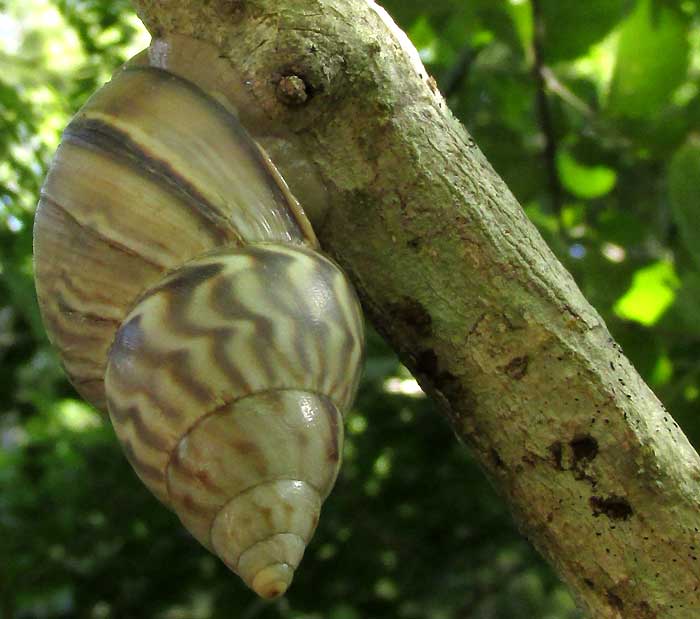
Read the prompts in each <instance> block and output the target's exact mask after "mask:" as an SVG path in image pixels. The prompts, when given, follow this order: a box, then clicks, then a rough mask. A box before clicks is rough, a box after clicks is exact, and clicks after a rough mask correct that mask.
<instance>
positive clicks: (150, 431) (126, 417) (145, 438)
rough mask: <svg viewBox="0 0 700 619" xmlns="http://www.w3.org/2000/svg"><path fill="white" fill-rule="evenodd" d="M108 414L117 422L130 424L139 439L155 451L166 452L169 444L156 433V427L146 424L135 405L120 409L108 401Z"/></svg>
mask: <svg viewBox="0 0 700 619" xmlns="http://www.w3.org/2000/svg"><path fill="white" fill-rule="evenodd" d="M109 413H110V416H111V417H112V418H113V419H114V420H116V421H118V422H119V424H121V425H126V424H131V425H132V426H133V427H134V429H135V430H136V434H138V437H139V441H141V442H143V443H145V444H146V445H148V446H149V447H152V448H153V449H155V450H156V451H161V452H166V451H167V449H168V447H169V444H168V443H167V442H166V441H165V440H164V439H163V437H162V436H161V435H160V434H159V433H158V429H157V428H155V429H154V428H151V427H150V426H149V425H147V424H146V422H145V420H144V419H143V416H142V415H141V414H140V412H139V409H138V408H137V407H136V406H133V405H132V406H129V407H127V408H124V409H121V408H120V407H119V406H113V405H112V403H111V402H110V409H109Z"/></svg>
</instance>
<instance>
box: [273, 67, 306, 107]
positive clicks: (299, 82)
mask: <svg viewBox="0 0 700 619" xmlns="http://www.w3.org/2000/svg"><path fill="white" fill-rule="evenodd" d="M312 90H313V89H312V88H310V86H309V84H307V83H306V80H304V78H303V77H301V76H299V75H294V74H292V75H284V76H282V78H281V79H280V81H279V82H277V98H278V99H279V100H280V101H281V102H282V103H284V104H285V105H289V106H300V105H304V103H306V102H307V101H308V100H309V99H310V98H311V94H312Z"/></svg>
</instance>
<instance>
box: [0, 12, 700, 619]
mask: <svg viewBox="0 0 700 619" xmlns="http://www.w3.org/2000/svg"><path fill="white" fill-rule="evenodd" d="M384 5H385V6H386V7H387V9H388V10H389V12H390V13H391V14H392V15H393V16H394V17H395V18H396V19H397V20H398V22H399V24H400V25H401V26H402V27H403V28H404V29H405V30H406V31H407V32H408V33H409V35H410V36H411V38H412V39H413V41H414V42H415V43H416V45H417V46H418V48H419V51H420V53H421V56H422V57H423V60H424V62H425V63H426V65H427V67H428V69H429V71H430V72H431V73H432V74H433V75H435V76H436V79H437V80H438V83H439V84H440V86H441V87H442V89H443V91H444V92H445V93H446V95H447V97H448V100H449V103H450V105H451V106H452V108H453V110H454V111H455V113H456V114H457V115H458V116H459V118H461V120H462V121H463V122H464V123H465V124H466V126H467V127H468V128H469V130H470V131H471V132H472V134H473V135H474V137H475V139H476V141H477V143H478V144H479V145H480V146H481V148H482V149H483V150H484V152H485V153H486V155H487V157H488V158H489V160H490V161H491V162H492V163H493V164H494V166H495V167H496V169H497V170H498V171H499V172H500V173H501V174H502V175H503V177H504V178H505V180H506V181H507V183H508V184H509V186H510V187H511V188H512V189H513V191H514V192H515V194H516V196H517V197H518V198H519V199H520V201H521V202H522V203H523V205H524V206H525V208H526V211H527V212H528V214H529V215H530V217H531V218H532V219H533V221H534V222H535V223H536V224H537V225H538V226H539V228H540V231H541V233H542V234H543V236H544V237H545V238H546V239H547V240H548V242H549V243H550V245H551V246H552V248H553V249H554V251H555V252H556V253H557V254H558V256H559V257H560V259H561V260H562V261H563V262H564V263H565V264H566V266H567V267H568V268H569V269H570V270H571V271H572V273H573V274H574V275H575V277H576V279H577V281H578V283H579V285H580V286H581V288H582V289H583V291H584V293H585V294H586V296H587V297H588V298H589V300H591V302H592V303H593V304H594V305H595V307H596V308H597V309H598V310H599V312H600V313H601V314H602V316H603V317H604V319H605V321H606V322H607V324H608V326H609V327H610V329H611V330H612V332H613V334H614V335H615V337H616V338H617V339H618V340H619V341H620V342H621V343H622V344H623V346H624V348H625V352H626V353H627V354H628V356H629V357H630V358H631V359H632V361H633V362H634V363H635V365H636V366H637V368H638V369H639V370H640V372H641V373H642V374H643V376H644V378H645V379H646V380H648V381H649V382H650V383H651V385H652V386H653V387H654V389H655V390H656V392H657V394H658V395H659V397H660V398H661V399H662V400H663V401H664V403H665V404H666V405H667V406H668V408H669V409H670V410H671V411H672V412H673V414H674V416H675V418H676V419H677V420H678V422H679V423H680V424H681V425H682V427H683V428H684V430H685V431H686V432H687V434H688V435H689V437H690V438H691V441H693V442H694V444H695V445H698V444H700V415H698V403H699V400H698V398H700V363H699V362H698V358H700V318H698V312H697V307H698V306H699V305H700V249H698V247H699V244H698V243H699V241H700V238H699V237H698V227H699V224H700V209H698V204H697V196H698V195H699V194H700V180H698V179H700V146H699V144H700V136H699V135H698V133H697V127H698V121H699V120H700V90H699V89H698V86H699V81H698V78H699V76H700V13H699V10H700V9H698V6H697V4H696V3H695V2H693V1H691V0H589V1H587V2H560V1H559V0H539V1H538V0H434V1H433V2H420V1H418V0H388V1H386V2H384ZM533 5H534V8H536V9H539V10H535V11H533ZM538 32H542V33H543V35H542V37H541V48H542V49H541V53H540V54H536V53H535V47H536V45H535V44H536V40H535V35H536V33H538ZM0 33H1V34H2V37H0V68H1V71H0V162H1V163H0V403H1V404H0V446H1V447H2V451H0V489H1V492H0V617H2V618H3V619H19V618H23V619H29V618H34V617H36V618H40V617H42V618H43V617H45V618H51V619H54V618H59V617H80V618H95V619H99V618H123V617H130V618H132V619H140V618H146V617H149V618H162V619H177V618H183V619H190V618H192V619H197V618H202V619H205V618H212V619H217V618H219V617H228V616H231V615H232V614H233V615H234V616H238V617H239V618H240V619H253V618H254V617H260V618H274V617H282V618H295V619H316V618H319V619H320V618H323V619H359V618H366V617H367V618H369V617H371V618H381V617H399V618H406V619H410V618H412V617H434V618H436V619H442V618H444V619H499V618H505V617H509V618H518V617H522V618H530V617H538V618H540V617H541V618H547V619H570V618H573V617H576V616H577V615H576V612H575V610H574V609H573V603H572V601H571V599H570V598H569V597H568V594H566V593H565V592H564V590H563V588H562V586H561V585H560V584H559V583H558V582H557V580H556V579H555V578H554V576H553V575H552V574H551V572H550V571H549V569H548V568H547V567H546V566H545V565H544V564H543V562H542V561H541V560H540V559H539V558H538V557H537V556H536V554H535V553H534V551H533V550H532V549H531V548H530V547H529V546H528V545H527V543H526V542H524V541H523V540H521V538H520V536H519V535H518V534H517V532H516V531H514V529H513V526H512V524H511V522H510V518H509V516H508V514H507V513H506V511H505V508H504V505H503V504H502V502H501V501H500V500H499V499H498V498H497V497H496V496H495V495H494V493H493V491H492V490H491V488H490V487H489V486H488V484H487V482H486V481H485V480H484V478H483V476H482V475H481V473H480V472H479V471H478V470H477V468H476V467H475V465H474V464H473V462H472V461H471V459H470V457H469V455H468V453H466V451H465V450H464V449H463V448H462V447H461V446H460V445H458V444H456V441H454V439H453V437H452V435H451V433H450V431H449V428H448V426H447V423H446V422H442V421H441V420H440V418H439V417H437V416H436V414H435V412H434V411H433V410H432V407H431V405H430V403H429V402H428V401H427V400H426V399H425V398H423V397H422V396H421V394H420V392H419V390H417V388H416V385H415V382H414V381H413V380H412V379H411V378H410V377H409V376H408V375H407V373H406V372H405V370H404V369H403V368H401V367H400V365H399V363H398V362H397V360H396V359H395V357H394V356H393V354H392V353H391V352H390V351H389V350H387V348H386V346H385V345H384V344H383V343H382V342H381V341H380V340H379V338H378V337H377V336H376V335H374V334H371V335H370V338H369V354H368V362H367V369H366V372H365V377H364V381H363V384H362V389H361V395H360V398H359V401H358V402H357V405H356V406H355V409H354V411H353V413H352V415H351V416H350V419H349V421H348V439H347V444H346V453H345V464H344V468H343V472H342V474H341V478H340V480H339V482H338V485H337V487H336V489H335V491H334V493H333V494H332V495H331V498H330V499H329V501H328V502H327V505H326V508H325V512H324V514H323V518H322V519H321V524H320V528H319V531H318V532H317V534H316V537H315V539H314V541H313V542H312V544H311V546H310V548H309V550H308V552H307V556H306V558H305V560H304V563H303V567H302V569H301V570H300V571H299V573H298V576H297V579H296V583H295V585H294V586H293V588H292V590H291V593H290V594H289V596H288V597H287V598H286V599H284V600H282V601H279V602H275V603H272V604H269V603H264V602H260V601H257V600H255V599H254V598H253V596H252V594H250V593H249V592H247V591H246V590H244V588H243V587H242V585H239V584H238V582H237V581H236V580H235V579H234V577H233V576H231V575H230V574H229V573H228V572H227V571H226V570H225V569H224V568H223V567H222V566H221V565H219V564H218V563H217V561H216V560H214V559H213V558H212V557H211V556H209V555H208V554H207V553H206V552H205V551H203V550H202V549H201V548H200V547H199V546H198V545H197V544H196V543H195V542H193V541H192V540H191V539H190V538H189V536H188V535H187V534H186V532H185V531H184V529H183V528H182V527H181V526H180V525H179V523H178V522H177V520H176V518H175V517H174V516H173V515H171V514H170V513H169V512H167V511H166V510H165V509H163V508H162V506H160V505H159V504H158V503H157V501H156V500H155V499H153V498H152V497H151V496H150V495H149V494H148V493H147V491H146V490H145V489H144V488H143V487H142V486H141V484H140V483H139V482H138V481H137V480H136V478H135V476H134V475H133V473H132V472H131V470H130V469H129V467H128V465H127V463H126V461H125V460H124V458H123V456H122V455H121V453H120V451H119V449H118V447H117V444H116V442H115V440H114V437H113V434H112V431H111V430H110V428H109V427H108V426H107V425H105V424H103V423H102V422H101V421H100V419H99V417H98V416H97V414H96V413H95V412H94V411H92V410H91V409H89V408H88V407H87V406H85V405H84V404H82V403H81V402H80V401H79V400H78V399H77V396H76V394H75V392H74V391H73V390H72V388H71V387H70V386H69V385H68V384H67V382H66V381H65V378H64V377H63V374H62V372H61V370H60V368H59V366H58V364H57V361H56V357H55V356H54V354H53V352H52V351H51V350H50V347H49V346H48V342H47V341H46V337H45V335H44V332H43V328H42V326H41V322H40V319H39V315H38V310H37V306H36V301H35V297H34V289H33V282H32V265H31V228H32V218H33V209H34V205H35V204H36V201H37V194H38V190H39V186H40V183H41V179H42V177H43V175H44V173H45V171H46V167H47V164H48V161H49V160H50V156H51V153H52V152H53V150H54V148H55V146H56V144H57V140H58V137H59V132H60V130H61V128H62V127H63V126H64V125H65V124H66V122H67V119H68V117H69V116H70V114H72V113H73V112H74V111H75V110H76V109H77V108H78V107H79V106H80V104H81V103H82V102H83V101H84V100H85V98H86V97H87V96H88V95H89V94H90V93H91V92H92V91H93V90H94V89H95V88H96V87H97V86H98V85H99V84H100V83H101V82H103V81H104V80H105V79H106V78H107V77H108V75H109V74H110V73H111V71H112V70H113V69H114V68H115V67H116V66H117V65H118V64H119V63H120V62H121V61H122V60H124V59H125V58H126V57H127V56H128V55H130V54H131V53H134V52H135V51H137V50H138V49H139V46H141V45H143V43H144V40H145V39H144V38H143V32H142V30H140V27H139V25H138V23H137V21H136V19H135V17H134V16H133V14H132V13H131V12H130V8H129V6H128V2H126V0H119V1H112V2H108V1H107V0H80V1H78V0H31V1H29V0H0ZM538 62H540V63H542V66H537V63H538ZM538 72H539V74H540V75H542V77H543V79H542V83H543V85H544V86H543V87H544V88H545V89H546V99H545V100H546V103H547V105H546V106H545V107H544V108H542V106H540V107H538V104H537V99H538V88H541V87H542V86H540V81H539V80H537V79H535V75H536V73H538ZM547 118H548V119H549V121H550V122H549V123H546V122H544V121H545V120H546V119H547ZM548 127H549V128H548ZM547 144H548V145H549V148H545V145H547ZM548 157H549V158H550V159H552V158H553V160H548V159H547V158H548ZM553 175H554V176H553ZM465 523H466V524H465Z"/></svg>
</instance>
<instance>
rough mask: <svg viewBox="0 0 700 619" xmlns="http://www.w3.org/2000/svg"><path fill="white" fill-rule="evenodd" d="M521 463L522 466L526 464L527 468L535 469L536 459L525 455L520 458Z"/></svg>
mask: <svg viewBox="0 0 700 619" xmlns="http://www.w3.org/2000/svg"><path fill="white" fill-rule="evenodd" d="M522 461H523V463H524V464H527V465H528V466H529V467H535V466H536V465H537V459H536V458H535V457H534V456H533V455H532V454H530V453H526V454H525V455H524V456H523V457H522Z"/></svg>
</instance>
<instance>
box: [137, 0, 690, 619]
mask: <svg viewBox="0 0 700 619" xmlns="http://www.w3.org/2000/svg"><path fill="white" fill-rule="evenodd" d="M135 4H136V6H137V8H138V10H139V13H140V15H141V17H142V19H143V20H144V22H145V23H146V25H147V27H148V28H149V30H150V31H151V33H152V34H154V35H156V36H159V35H164V34H173V33H177V34H182V35H187V36H192V37H195V38H197V39H201V40H204V41H208V42H210V43H212V44H213V45H215V46H216V47H217V49H218V50H219V52H220V56H221V57H223V58H226V59H227V61H228V63H230V64H229V66H230V67H231V71H232V75H233V74H234V73H235V74H240V75H241V76H242V81H240V82H238V86H239V87H240V88H244V89H247V90H248V91H249V94H250V96H251V97H253V98H254V100H255V103H256V105H257V106H258V108H259V110H260V111H261V113H262V114H263V115H264V116H265V121H266V122H267V123H269V124H270V126H271V127H276V128H278V129H279V131H280V132H285V133H286V134H288V135H289V139H290V140H291V141H292V142H293V143H294V146H295V148H297V149H298V151H299V153H300V156H301V157H302V158H304V159H305V161H307V162H308V163H309V164H310V165H312V166H313V167H314V168H315V170H316V172H317V173H318V175H319V177H320V179H321V181H322V182H323V184H324V185H325V188H326V192H327V198H328V204H329V208H328V210H327V212H326V215H325V218H323V220H322V221H320V220H317V221H316V222H315V224H316V226H317V232H318V234H319V237H320V239H321V241H322V244H323V246H324V248H325V249H326V250H327V251H328V252H329V253H330V254H332V255H333V256H334V257H335V258H336V259H337V260H338V261H339V262H340V263H341V264H342V265H343V267H344V268H345V269H346V270H347V272H348V273H349V274H350V276H351V278H352V279H353V281H354V283H355V285H356V286H357V288H358V290H359V293H360V295H361V298H362V301H363V304H364V307H365V310H366V313H367V316H368V317H369V318H370V319H371V321H372V322H373V323H374V325H375V326H376V327H377V329H378V330H379V331H380V332H381V333H382V334H383V335H384V336H385V337H386V338H387V339H388V341H389V342H390V343H391V344H392V345H393V347H394V348H395V349H396V350H397V351H398V352H399V354H400V356H401V358H402V359H403V361H404V362H405V363H406V365H407V366H408V367H409V369H411V370H412V371H413V372H414V374H415V375H416V377H417V378H418V379H419V381H420V383H421V385H422V386H423V388H424V389H425V390H426V391H427V392H428V394H429V395H430V396H431V397H432V398H434V400H435V401H436V402H438V403H439V404H440V405H441V407H442V409H443V410H444V411H445V412H446V414H447V415H448V417H449V419H450V420H451V422H452V424H453V426H454V429H455V431H456V433H457V434H458V436H459V437H460V438H461V439H462V440H464V441H465V442H466V443H468V444H469V445H470V446H471V448H472V449H473V451H474V453H475V454H476V455H477V456H478V458H479V460H480V462H481V464H482V466H483V468H484V469H485V471H486V472H487V473H488V475H489V476H490V478H491V479H492V480H493V483H494V484H495V485H496V486H497V487H498V489H499V490H500V491H501V493H502V494H503V496H504V497H505V498H506V499H507V501H508V502H509V504H510V506H511V508H512V511H513V513H514V515H515V517H516V519H517V521H518V523H519V524H520V527H521V529H522V530H523V532H524V533H525V534H526V535H527V536H528V537H529V538H530V539H531V541H532V542H533V544H534V545H535V546H536V547H537V548H538V549H539V550H540V552H542V554H543V555H544V556H545V557H546V558H547V559H548V560H549V561H550V562H551V564H552V565H553V566H554V567H555V569H556V570H557V571H558V573H559V574H560V576H561V577H562V578H563V579H564V580H565V581H566V582H567V583H568V584H569V586H570V587H571V589H572V591H573V592H574V593H575V595H576V597H577V599H578V601H579V603H580V605H581V606H582V607H583V608H584V609H586V610H587V611H588V612H589V613H590V614H591V615H592V616H593V617H595V618H630V619H632V618H634V619H652V618H657V619H662V618H663V619H687V618H689V617H694V616H696V615H698V616H700V592H699V587H700V561H698V560H697V559H698V557H699V556H700V533H699V531H700V459H699V458H698V456H697V454H696V453H695V451H694V450H693V448H692V447H691V445H690V444H689V443H688V441H687V439H686V438H685V436H684V435H683V433H682V432H681V430H680V429H679V428H678V426H677V425H676V424H675V423H674V421H673V419H672V418H671V417H670V416H669V414H668V413H667V412H666V411H665V410H664V408H663V406H662V405H661V404H660V403H659V401H658V400H657V398H656V397H655V396H654V394H653V393H652V392H651V390H650V389H649V388H648V387H647V386H646V385H645V384H644V383H643V381H642V380H641V378H640V377H639V375H638V374H637V372H636V371H635V370H634V368H633V367H632V366H631V365H630V363H629V362H628V360H627V359H626V358H625V357H624V355H623V353H622V351H621V349H620V347H619V346H617V345H616V344H615V342H614V341H613V340H612V338H611V337H610V335H609V333H608V331H607V328H606V326H605V324H604V323H603V321H602V319H601V318H600V316H599V315H598V314H597V313H596V311H595V310H594V309H593V308H592V307H591V306H590V305H589V304H588V303H587V302H586V300H585V299H584V298H583V296H582V295H581V293H580V291H579V290H578V288H577V287H576V285H575V283H574V281H573V280H572V278H571V276H570V275H569V274H568V273H567V272H566V271H565V270H564V268H563V267H562V266H561V264H560V263H559V262H558V261H557V260H556V258H555V257H554V255H553V254H552V253H551V252H550V250H549V249H548V247H547V246H546V244H545V243H544V241H543V240H542V238H541V237H540V235H539V234H538V232H537V231H536V229H535V228H534V227H533V226H532V225H531V224H530V222H529V221H528V220H527V218H526V217H525V215H524V213H523V211H522V210H521V208H520V206H519V205H518V203H517V201H516V200H515V198H514V197H513V196H512V194H511V193H510V191H509V190H508V188H507V187H506V186H505V185H504V183H503V182H502V180H501V179H500V178H499V177H498V175H497V174H496V173H495V172H494V171H493V169H492V168H491V166H490V165H489V163H488V162H487V161H486V159H485V158H484V156H483V155H482V153H481V152H480V151H479V149H478V148H477V146H476V145H475V144H474V141H473V140H472V139H471V138H470V137H469V135H468V133H467V132H466V130H465V129H464V128H463V127H462V126H461V125H460V124H459V123H458V122H457V121H456V120H455V119H454V118H453V116H452V115H451V113H450V112H449V110H448V109H447V107H446V105H445V103H444V101H443V99H442V97H441V96H440V94H439V93H438V92H437V91H436V88H435V85H434V84H435V83H434V80H432V78H430V77H429V76H428V75H427V74H426V72H425V70H424V69H423V67H422V65H421V64H420V61H419V59H418V57H417V55H416V53H415V50H414V49H413V48H412V47H411V46H410V43H408V41H407V39H406V38H405V36H403V35H402V34H401V33H400V31H398V29H396V27H395V26H393V24H392V23H391V21H390V19H389V18H388V17H387V16H386V15H385V14H384V13H383V11H381V9H379V8H378V7H376V6H375V5H374V3H373V2H371V0H208V1H206V2H194V1H192V0H135ZM290 74H293V75H292V77H293V78H294V80H295V79H296V78H297V77H298V78H300V79H301V80H303V82H304V84H305V85H306V86H307V88H306V94H308V95H310V96H309V97H308V100H306V101H305V102H304V103H303V104H298V103H297V104H293V105H292V104H291V103H290V101H289V100H288V99H287V98H285V97H280V96H279V89H278V84H279V82H280V76H286V77H289V76H290ZM294 80H292V81H294ZM295 83H296V82H295ZM458 491H459V489H458V488H456V489H455V492H458ZM459 551H460V550H459V549H455V552H459ZM464 551H465V552H466V551H467V550H466V549H464Z"/></svg>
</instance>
